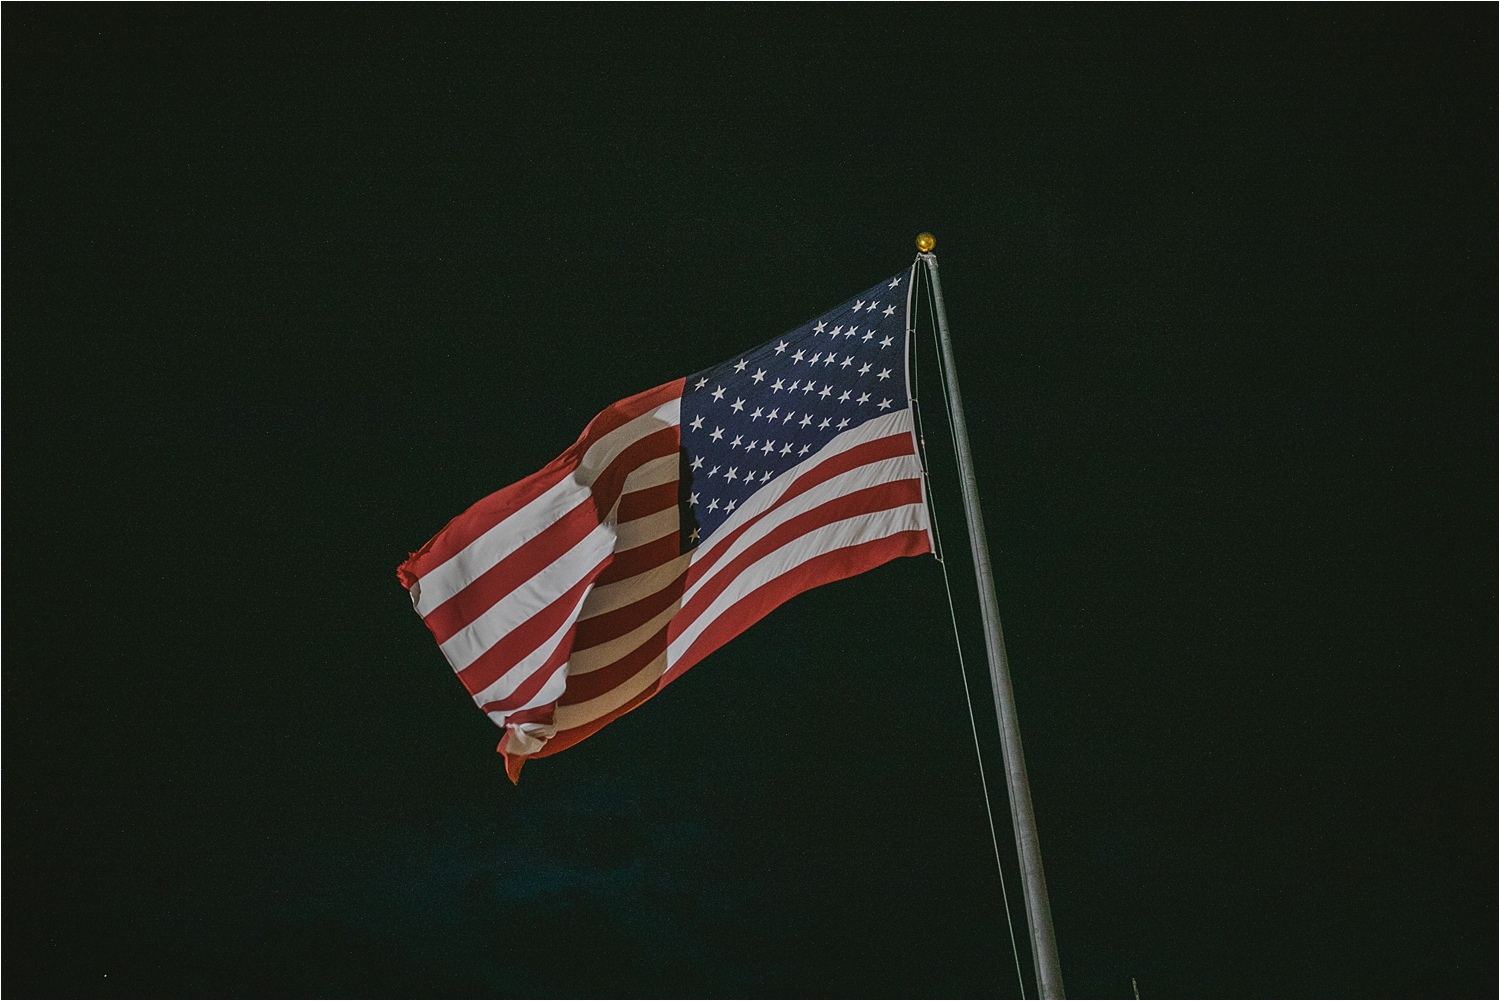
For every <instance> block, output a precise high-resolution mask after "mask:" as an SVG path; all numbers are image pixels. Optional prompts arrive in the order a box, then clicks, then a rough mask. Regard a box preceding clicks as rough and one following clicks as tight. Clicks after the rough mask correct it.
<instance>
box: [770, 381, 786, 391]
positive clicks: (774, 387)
mask: <svg viewBox="0 0 1500 1001" xmlns="http://www.w3.org/2000/svg"><path fill="white" fill-rule="evenodd" d="M785 388H786V383H784V382H782V381H781V380H780V379H777V380H776V381H775V382H773V383H772V384H771V392H773V393H779V392H781V391H782V390H783V389H785Z"/></svg>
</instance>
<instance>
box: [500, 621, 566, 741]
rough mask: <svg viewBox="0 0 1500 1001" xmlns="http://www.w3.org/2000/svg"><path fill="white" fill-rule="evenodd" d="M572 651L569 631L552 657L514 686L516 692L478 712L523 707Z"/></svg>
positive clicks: (564, 662)
mask: <svg viewBox="0 0 1500 1001" xmlns="http://www.w3.org/2000/svg"><path fill="white" fill-rule="evenodd" d="M572 651H573V630H571V629H570V630H568V632H567V634H566V635H564V636H563V638H562V642H561V643H559V644H557V649H555V650H553V651H552V656H550V657H548V658H547V662H546V663H545V664H543V665H542V666H541V667H539V668H537V669H536V670H535V671H533V672H531V677H529V678H527V679H526V680H525V681H523V682H521V684H520V685H518V686H516V690H515V691H513V692H511V693H510V694H509V695H507V696H506V697H505V698H503V699H499V700H497V701H495V702H486V703H485V704H484V706H483V707H482V708H481V710H480V711H481V712H492V711H494V710H497V709H498V710H500V711H502V712H503V711H505V710H508V709H519V708H520V707H521V706H524V705H525V704H526V703H528V702H530V701H531V700H532V698H533V697H534V696H535V695H536V693H537V692H540V691H541V690H542V686H543V685H545V684H546V683H547V682H548V681H549V680H551V678H552V676H553V675H554V674H556V673H557V671H558V669H559V668H561V667H562V666H563V665H564V664H566V663H567V662H568V656H569V654H571V653H572ZM507 722H509V721H507Z"/></svg>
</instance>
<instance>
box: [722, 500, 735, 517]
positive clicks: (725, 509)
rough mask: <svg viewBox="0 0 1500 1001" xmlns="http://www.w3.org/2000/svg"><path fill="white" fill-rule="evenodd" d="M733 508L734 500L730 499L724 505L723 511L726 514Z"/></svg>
mask: <svg viewBox="0 0 1500 1001" xmlns="http://www.w3.org/2000/svg"><path fill="white" fill-rule="evenodd" d="M733 510H734V501H730V502H729V503H728V504H725V505H724V513H725V514H728V513H729V512H730V511H733Z"/></svg>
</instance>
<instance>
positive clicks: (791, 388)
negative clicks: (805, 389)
mask: <svg viewBox="0 0 1500 1001" xmlns="http://www.w3.org/2000/svg"><path fill="white" fill-rule="evenodd" d="M800 385H801V383H800V382H798V381H797V380H796V379H793V380H792V384H791V385H790V386H788V387H786V391H787V392H788V393H795V392H796V391H797V387H798V386H800Z"/></svg>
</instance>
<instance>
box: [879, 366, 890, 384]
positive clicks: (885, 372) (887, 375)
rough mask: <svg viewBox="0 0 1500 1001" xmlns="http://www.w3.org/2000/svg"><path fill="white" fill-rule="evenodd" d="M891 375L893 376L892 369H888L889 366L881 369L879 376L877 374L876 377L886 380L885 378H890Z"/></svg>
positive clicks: (882, 380)
mask: <svg viewBox="0 0 1500 1001" xmlns="http://www.w3.org/2000/svg"><path fill="white" fill-rule="evenodd" d="M890 377H891V370H890V369H888V368H883V369H881V370H880V374H879V375H878V376H876V378H877V379H879V380H880V381H881V382H884V381H885V380H887V379H889V378H890Z"/></svg>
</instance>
